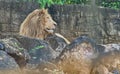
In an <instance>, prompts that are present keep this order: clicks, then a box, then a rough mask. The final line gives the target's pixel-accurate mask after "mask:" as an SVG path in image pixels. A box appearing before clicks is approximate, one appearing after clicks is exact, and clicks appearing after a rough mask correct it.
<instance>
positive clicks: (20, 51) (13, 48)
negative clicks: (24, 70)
mask: <svg viewBox="0 0 120 74" xmlns="http://www.w3.org/2000/svg"><path fill="white" fill-rule="evenodd" d="M0 43H1V44H4V47H5V49H4V51H5V52H6V53H8V54H9V55H10V56H12V57H13V58H14V59H15V61H16V62H17V63H18V64H19V66H20V67H24V66H25V64H26V61H27V60H28V59H29V54H28V53H27V51H26V50H25V49H24V48H23V47H22V46H21V44H20V43H19V42H18V41H17V40H16V39H15V38H6V39H1V40H0ZM1 50H3V49H1Z"/></svg>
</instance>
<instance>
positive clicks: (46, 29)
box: [20, 9, 56, 39]
mask: <svg viewBox="0 0 120 74" xmlns="http://www.w3.org/2000/svg"><path fill="white" fill-rule="evenodd" d="M55 26H56V22H55V21H54V20H53V19H52V17H51V16H50V14H49V13H48V10H47V9H41V10H40V9H36V10H34V11H33V12H32V13H30V14H29V15H28V16H27V18H26V19H25V20H24V21H23V23H22V25H21V27H20V35H23V36H27V37H33V38H40V39H44V38H46V37H47V36H48V35H49V34H53V33H54V30H55Z"/></svg>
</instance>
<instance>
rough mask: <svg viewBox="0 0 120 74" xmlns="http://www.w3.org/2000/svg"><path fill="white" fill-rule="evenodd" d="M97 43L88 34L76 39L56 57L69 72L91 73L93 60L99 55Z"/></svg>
mask: <svg viewBox="0 0 120 74" xmlns="http://www.w3.org/2000/svg"><path fill="white" fill-rule="evenodd" d="M95 46H96V43H95V42H94V40H92V39H91V38H89V37H87V36H81V37H79V38H77V39H75V40H74V41H73V42H71V44H69V45H68V46H66V47H65V49H64V50H63V51H62V53H61V54H60V56H59V57H58V58H57V59H56V60H57V61H58V62H59V63H58V64H59V66H60V68H61V69H62V70H63V71H64V73H67V74H90V71H91V69H92V60H93V59H95V58H96V57H97V50H95Z"/></svg>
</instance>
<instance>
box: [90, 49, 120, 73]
mask: <svg viewBox="0 0 120 74" xmlns="http://www.w3.org/2000/svg"><path fill="white" fill-rule="evenodd" d="M93 63H94V67H93V69H92V72H91V74H114V73H113V71H115V70H117V71H118V72H120V51H110V52H107V53H104V54H101V55H100V56H99V57H98V58H97V59H95V61H94V62H93ZM115 74H118V73H115Z"/></svg>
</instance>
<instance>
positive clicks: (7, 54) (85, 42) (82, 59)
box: [0, 35, 120, 74]
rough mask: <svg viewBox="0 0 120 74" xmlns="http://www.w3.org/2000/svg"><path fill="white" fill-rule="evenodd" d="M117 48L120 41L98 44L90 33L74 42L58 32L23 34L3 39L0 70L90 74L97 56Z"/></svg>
mask: <svg viewBox="0 0 120 74" xmlns="http://www.w3.org/2000/svg"><path fill="white" fill-rule="evenodd" d="M114 50H117V51H119V50H120V44H106V45H103V44H96V42H95V41H94V40H93V39H90V38H89V37H87V36H81V37H78V38H76V39H75V40H73V41H72V42H71V43H70V44H67V43H66V42H65V40H64V39H62V38H60V37H58V36H55V35H54V36H50V37H49V38H47V39H46V40H44V41H43V40H39V39H33V38H27V37H23V36H15V37H10V38H5V39H0V74H8V73H9V74H21V73H22V74H66V73H67V74H90V72H91V70H92V68H93V64H92V63H93V59H96V58H97V57H99V55H101V54H106V53H108V52H112V51H114ZM119 61H120V60H119ZM100 74H102V73H100ZM103 74H104V73H103ZM113 74H119V72H118V73H113Z"/></svg>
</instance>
